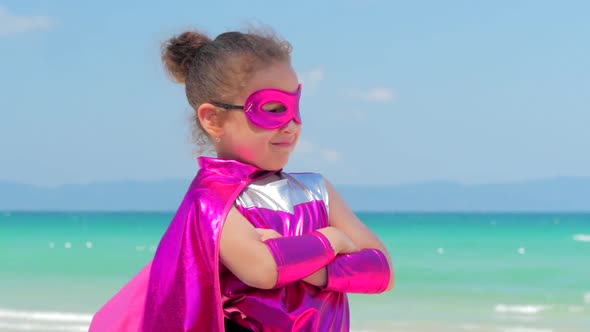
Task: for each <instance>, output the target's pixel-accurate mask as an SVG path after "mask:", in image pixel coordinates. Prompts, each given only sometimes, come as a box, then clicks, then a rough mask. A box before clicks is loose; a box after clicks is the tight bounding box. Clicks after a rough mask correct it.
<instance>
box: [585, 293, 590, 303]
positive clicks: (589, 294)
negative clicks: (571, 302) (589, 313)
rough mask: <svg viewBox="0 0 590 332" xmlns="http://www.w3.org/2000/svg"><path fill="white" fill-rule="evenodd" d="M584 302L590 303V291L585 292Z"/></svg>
mask: <svg viewBox="0 0 590 332" xmlns="http://www.w3.org/2000/svg"><path fill="white" fill-rule="evenodd" d="M584 302H586V303H588V304H590V292H588V293H586V294H584Z"/></svg>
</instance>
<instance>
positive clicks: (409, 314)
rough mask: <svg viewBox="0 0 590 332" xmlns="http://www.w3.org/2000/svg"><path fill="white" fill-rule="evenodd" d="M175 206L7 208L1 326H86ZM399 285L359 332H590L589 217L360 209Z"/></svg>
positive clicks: (151, 246)
mask: <svg viewBox="0 0 590 332" xmlns="http://www.w3.org/2000/svg"><path fill="white" fill-rule="evenodd" d="M172 216H173V213H172V212H170V213H132V212H129V213H122V212H117V213H102V212H101V213H87V212H71V213H70V212H60V213H24V212H19V213H16V212H13V213H10V212H0V331H86V329H87V326H88V323H89V321H90V319H91V317H92V314H93V313H94V312H95V311H96V310H98V309H99V308H100V307H101V306H102V304H104V302H106V301H107V300H108V299H109V298H110V297H111V296H112V295H113V294H114V293H115V292H116V291H117V290H118V289H119V288H120V287H122V286H123V285H124V284H125V283H126V282H127V281H128V280H129V279H130V278H131V277H132V276H133V275H134V274H135V273H136V272H137V271H139V270H140V269H141V268H142V267H143V266H144V265H145V264H146V263H147V262H148V261H149V260H150V259H151V258H152V257H153V255H154V252H155V249H156V247H157V245H158V242H159V239H160V237H161V236H162V234H163V232H164V230H165V229H166V227H167V224H168V222H169V221H170V220H171V218H172ZM359 216H360V217H361V219H363V221H364V222H365V223H366V224H367V225H368V226H369V227H370V228H371V229H373V230H374V231H375V232H376V233H377V234H378V235H379V236H380V237H381V239H382V240H383V241H384V242H385V243H386V245H387V246H388V248H389V250H390V252H391V255H392V258H393V261H394V265H395V269H396V279H397V285H396V289H395V290H394V291H393V292H391V293H387V294H382V295H351V296H350V300H351V315H352V329H353V331H443V332H444V331H505V332H550V331H555V332H557V331H576V332H578V331H579V332H588V331H590V214H559V213H556V214H525V213H515V214H510V213H506V214H486V213H427V214H421V213H379V214H377V213H360V214H359Z"/></svg>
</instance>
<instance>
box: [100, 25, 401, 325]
mask: <svg viewBox="0 0 590 332" xmlns="http://www.w3.org/2000/svg"><path fill="white" fill-rule="evenodd" d="M290 53H291V46H290V45H289V44H288V43H287V42H285V41H282V40H280V39H278V38H277V37H276V36H274V35H272V34H262V33H241V32H227V33H223V34H221V35H219V36H217V38H215V39H214V40H211V39H209V38H208V37H207V36H205V35H203V34H201V33H198V32H185V33H183V34H181V35H179V36H177V37H174V38H172V39H170V40H169V41H168V42H167V43H166V44H165V45H164V48H163V55H162V58H163V61H164V63H165V65H166V67H167V69H168V71H169V72H170V73H171V74H172V76H173V77H174V78H175V79H176V80H177V81H178V82H180V83H184V84H185V87H186V95H187V98H188V102H189V103H190V105H191V106H192V107H193V109H194V111H195V113H194V119H195V120H194V121H195V124H196V126H198V129H199V131H200V135H201V136H200V137H201V138H205V139H208V140H210V141H211V142H212V144H213V147H214V149H215V151H216V154H217V158H206V157H199V158H198V159H199V160H198V161H199V165H200V170H199V172H198V173H197V175H196V177H195V179H194V180H193V182H192V184H191V185H190V187H189V189H188V192H187V193H186V196H185V198H184V200H183V201H182V203H181V204H180V207H179V208H178V211H177V212H176V215H175V216H174V219H173V220H172V222H171V224H170V226H169V228H168V229H167V231H166V233H165V234H164V236H163V238H162V240H161V242H160V244H159V246H158V250H157V252H156V254H155V257H154V260H153V261H152V262H151V263H150V264H148V266H146V267H145V268H144V269H143V270H142V271H141V272H140V273H139V274H138V275H137V276H136V277H135V278H134V279H133V280H131V282H130V283H129V284H127V285H126V286H125V287H124V288H123V289H122V290H121V291H120V292H119V293H118V294H117V295H115V297H114V298H113V299H111V300H110V301H109V302H108V303H107V304H106V305H105V306H104V307H103V308H102V309H101V310H100V311H99V312H98V313H97V314H96V315H95V317H94V319H93V322H92V324H91V327H90V331H154V332H156V331H157V332H161V331H224V330H225V331H265V332H266V331H348V330H349V325H350V322H349V310H348V300H347V296H346V293H351V292H352V293H380V292H383V291H388V290H391V289H392V288H393V284H394V278H393V269H392V265H391V260H390V258H389V254H388V252H387V249H386V248H385V246H384V245H383V243H382V242H381V241H380V240H379V239H378V238H377V236H376V235H375V234H374V233H373V232H371V231H370V230H369V229H368V228H367V227H366V226H365V225H364V224H363V223H362V222H361V221H360V220H359V219H358V218H357V217H356V216H355V214H354V213H353V212H352V211H351V209H350V208H349V207H348V206H347V205H346V203H345V202H344V200H343V199H342V197H341V196H340V195H339V194H338V192H337V191H336V190H335V189H334V187H333V186H332V185H331V184H330V183H329V182H328V181H327V180H325V179H324V178H323V177H322V176H321V175H319V174H313V173H292V174H289V173H285V172H283V171H282V169H283V167H284V166H285V165H286V164H287V161H288V159H289V156H290V154H291V152H292V151H293V149H294V148H295V146H296V144H297V141H298V139H299V135H300V133H301V123H302V119H301V115H300V113H299V98H300V96H301V93H302V86H301V84H299V81H298V79H297V76H296V74H295V71H294V70H293V68H292V66H291V61H290Z"/></svg>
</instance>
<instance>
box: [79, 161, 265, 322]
mask: <svg viewBox="0 0 590 332" xmlns="http://www.w3.org/2000/svg"><path fill="white" fill-rule="evenodd" d="M199 163H200V166H201V169H200V170H199V172H198V174H197V176H196V177H195V179H194V180H193V182H192V184H191V186H190V187H189V189H188V192H187V193H186V195H185V198H184V200H183V201H182V203H181V204H180V207H179V208H178V211H177V213H176V215H175V216H174V219H173V220H172V222H171V224H170V226H169V227H168V230H167V231H166V233H165V234H164V236H163V238H162V240H161V242H160V245H159V246H158V249H157V251H156V255H155V257H154V259H153V261H152V262H151V263H150V264H151V267H150V264H148V266H146V267H145V268H144V269H143V270H142V271H141V272H140V273H139V274H138V275H137V276H136V277H134V278H133V279H132V280H131V281H130V282H129V283H128V284H127V285H126V286H125V287H124V288H123V289H122V290H121V291H120V292H119V293H117V294H116V295H115V296H114V297H113V298H112V299H111V300H110V301H109V302H108V303H107V304H106V305H105V306H104V307H103V308H102V309H101V310H100V311H99V312H97V313H96V315H95V316H94V318H93V320H92V323H91V326H90V331H91V332H102V331H109V332H123V331H145V332H148V331H149V332H156V331H157V332H167V331H171V332H172V331H174V332H177V331H191V332H192V331H213V332H214V331H223V330H224V323H223V311H222V299H221V290H220V284H219V236H220V230H221V228H222V226H223V222H224V221H225V218H226V217H227V213H228V211H229V209H230V207H231V206H232V204H233V202H234V201H235V199H236V197H237V196H238V195H239V193H240V192H241V191H242V189H243V188H244V187H245V186H246V185H248V184H249V183H250V182H252V181H253V180H254V179H257V178H260V177H263V176H265V175H268V174H269V172H267V171H262V170H260V169H258V168H256V167H254V166H252V165H248V164H242V163H239V162H237V161H232V160H222V159H214V158H205V157H200V158H199ZM148 273H149V278H148V277H147V276H148Z"/></svg>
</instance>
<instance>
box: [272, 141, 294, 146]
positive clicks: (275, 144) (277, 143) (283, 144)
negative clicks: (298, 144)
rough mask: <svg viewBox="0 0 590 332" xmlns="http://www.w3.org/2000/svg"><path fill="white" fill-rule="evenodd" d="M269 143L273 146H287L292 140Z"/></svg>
mask: <svg viewBox="0 0 590 332" xmlns="http://www.w3.org/2000/svg"><path fill="white" fill-rule="evenodd" d="M271 144H272V145H274V146H283V147H289V146H291V145H292V144H293V142H291V141H285V142H274V143H271Z"/></svg>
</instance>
